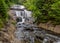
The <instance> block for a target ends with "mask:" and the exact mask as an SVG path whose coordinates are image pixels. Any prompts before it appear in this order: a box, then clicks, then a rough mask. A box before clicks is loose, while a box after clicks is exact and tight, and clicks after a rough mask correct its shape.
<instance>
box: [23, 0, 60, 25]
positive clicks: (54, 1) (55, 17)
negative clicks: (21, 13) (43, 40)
mask: <svg viewBox="0 0 60 43" xmlns="http://www.w3.org/2000/svg"><path fill="white" fill-rule="evenodd" d="M23 4H24V5H25V6H26V7H27V9H28V10H31V11H32V12H33V17H34V18H35V22H36V23H41V22H43V23H46V22H48V21H51V22H52V23H53V24H60V0H26V1H25V2H24V3H23Z"/></svg>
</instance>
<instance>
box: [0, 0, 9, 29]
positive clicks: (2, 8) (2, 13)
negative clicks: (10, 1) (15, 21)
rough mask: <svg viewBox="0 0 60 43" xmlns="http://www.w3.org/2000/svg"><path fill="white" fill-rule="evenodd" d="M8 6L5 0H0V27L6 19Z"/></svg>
mask: <svg viewBox="0 0 60 43" xmlns="http://www.w3.org/2000/svg"><path fill="white" fill-rule="evenodd" d="M7 10H8V6H7V4H6V3H5V0H0V28H1V27H3V26H4V23H6V21H7V19H8V14H7Z"/></svg>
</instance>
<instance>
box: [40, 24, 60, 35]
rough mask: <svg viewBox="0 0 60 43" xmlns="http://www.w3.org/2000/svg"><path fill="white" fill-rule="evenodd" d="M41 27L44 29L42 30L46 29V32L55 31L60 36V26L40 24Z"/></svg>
mask: <svg viewBox="0 0 60 43" xmlns="http://www.w3.org/2000/svg"><path fill="white" fill-rule="evenodd" d="M39 27H42V28H44V29H46V30H50V31H53V32H55V33H58V34H60V25H56V26H54V25H52V24H51V23H40V24H39Z"/></svg>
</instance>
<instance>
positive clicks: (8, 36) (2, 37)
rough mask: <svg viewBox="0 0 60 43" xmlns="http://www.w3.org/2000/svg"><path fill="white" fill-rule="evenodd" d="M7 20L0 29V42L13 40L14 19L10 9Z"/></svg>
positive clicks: (9, 42)
mask: <svg viewBox="0 0 60 43" xmlns="http://www.w3.org/2000/svg"><path fill="white" fill-rule="evenodd" d="M9 16H10V18H9V20H8V23H6V25H5V28H3V29H1V30H0V43H11V42H12V41H13V40H14V31H15V29H16V28H15V20H14V19H13V15H12V13H11V11H9Z"/></svg>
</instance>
